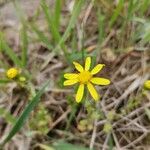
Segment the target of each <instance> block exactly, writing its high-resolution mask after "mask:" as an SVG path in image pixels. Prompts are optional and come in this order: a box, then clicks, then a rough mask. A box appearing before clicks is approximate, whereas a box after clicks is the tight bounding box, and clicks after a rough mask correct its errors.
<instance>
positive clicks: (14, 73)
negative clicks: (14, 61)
mask: <svg viewBox="0 0 150 150" xmlns="http://www.w3.org/2000/svg"><path fill="white" fill-rule="evenodd" d="M18 74H19V70H18V69H16V68H10V69H8V70H7V71H6V75H7V77H8V78H9V79H14V78H15V77H16V76H17V75H18Z"/></svg>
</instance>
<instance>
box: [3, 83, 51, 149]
mask: <svg viewBox="0 0 150 150" xmlns="http://www.w3.org/2000/svg"><path fill="white" fill-rule="evenodd" d="M48 84H49V81H48V82H46V83H45V84H44V86H43V87H42V88H41V89H40V90H39V92H38V93H37V94H36V95H35V97H33V99H32V100H31V102H30V103H29V104H28V106H27V107H26V108H25V110H24V111H23V113H22V114H21V116H20V117H19V119H18V120H17V121H16V123H15V125H14V127H13V128H12V129H11V131H10V132H9V134H8V135H7V137H6V138H5V139H4V141H3V143H2V146H4V145H5V144H6V143H7V142H9V141H10V140H11V139H12V137H13V136H14V135H15V134H16V133H17V132H18V131H19V130H20V129H21V127H22V126H23V125H24V124H25V121H26V120H27V118H28V117H29V115H30V113H31V111H32V110H33V109H34V108H35V106H36V105H37V104H38V103H39V101H40V97H41V95H42V94H43V93H44V90H45V88H46V87H47V86H48Z"/></svg>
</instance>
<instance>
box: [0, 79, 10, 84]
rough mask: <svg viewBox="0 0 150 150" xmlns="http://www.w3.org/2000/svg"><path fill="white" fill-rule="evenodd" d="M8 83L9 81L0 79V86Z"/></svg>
mask: <svg viewBox="0 0 150 150" xmlns="http://www.w3.org/2000/svg"><path fill="white" fill-rule="evenodd" d="M8 82H10V80H8V79H0V84H6V83H8Z"/></svg>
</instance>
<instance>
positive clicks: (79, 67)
mask: <svg viewBox="0 0 150 150" xmlns="http://www.w3.org/2000/svg"><path fill="white" fill-rule="evenodd" d="M73 64H74V66H75V68H76V69H77V70H78V71H79V72H82V71H83V70H84V69H83V67H82V66H81V65H80V64H79V63H77V62H75V61H74V62H73Z"/></svg>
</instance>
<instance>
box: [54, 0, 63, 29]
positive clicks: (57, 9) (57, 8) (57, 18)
mask: <svg viewBox="0 0 150 150" xmlns="http://www.w3.org/2000/svg"><path fill="white" fill-rule="evenodd" d="M61 7H62V1H60V0H56V2H55V11H54V23H55V26H56V28H57V29H59V25H60V15H61Z"/></svg>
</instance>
